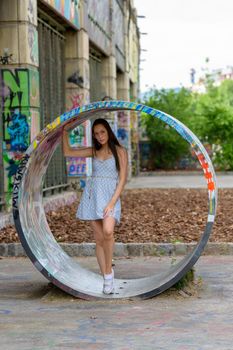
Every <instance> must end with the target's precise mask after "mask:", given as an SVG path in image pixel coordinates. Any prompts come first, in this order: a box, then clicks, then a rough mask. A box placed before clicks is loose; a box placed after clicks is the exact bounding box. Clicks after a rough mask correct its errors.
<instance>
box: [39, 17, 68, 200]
mask: <svg viewBox="0 0 233 350" xmlns="http://www.w3.org/2000/svg"><path fill="white" fill-rule="evenodd" d="M38 22H39V23H38V35H39V70H40V107H41V108H40V120H41V129H43V128H44V127H45V126H46V125H47V124H49V123H50V122H51V121H53V120H54V119H55V118H56V117H57V116H59V115H60V114H62V113H63V112H64V111H65V54H64V50H65V37H64V36H63V35H62V34H61V33H60V32H58V31H57V30H55V29H54V28H53V27H51V26H50V25H49V24H48V23H46V22H45V21H43V20H42V19H40V18H39V21H38ZM67 186H68V185H67V176H66V166H65V159H64V157H63V154H62V149H61V146H59V147H58V149H57V150H56V152H55V153H54V155H53V157H52V159H51V162H50V164H49V167H48V170H47V173H46V177H45V181H44V194H52V193H54V192H55V191H61V190H62V189H63V188H65V187H67Z"/></svg>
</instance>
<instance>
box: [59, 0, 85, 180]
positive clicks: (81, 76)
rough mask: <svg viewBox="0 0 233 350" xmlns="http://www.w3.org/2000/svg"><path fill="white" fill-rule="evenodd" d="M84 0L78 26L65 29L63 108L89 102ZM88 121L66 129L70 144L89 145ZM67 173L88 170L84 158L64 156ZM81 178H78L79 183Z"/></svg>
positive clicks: (72, 176)
mask: <svg viewBox="0 0 233 350" xmlns="http://www.w3.org/2000/svg"><path fill="white" fill-rule="evenodd" d="M83 21H84V2H82V1H81V3H80V27H81V28H80V30H79V31H77V32H74V31H67V32H66V50H65V61H66V110H70V109H73V108H77V107H79V106H81V105H84V104H87V103H89V100H90V76H89V37H88V34H87V32H86V30H85V29H84V28H83ZM90 136H91V123H90V121H86V122H84V123H83V124H81V125H80V126H78V127H77V128H75V129H74V130H73V131H72V132H71V133H70V144H71V146H73V147H77V146H90V145H91V139H90ZM67 174H68V177H69V179H70V180H71V181H73V180H74V179H75V177H77V176H79V177H80V175H83V176H85V175H90V174H91V161H90V159H88V158H69V157H68V158H67ZM82 184H84V183H83V181H81V186H82Z"/></svg>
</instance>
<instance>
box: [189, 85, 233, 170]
mask: <svg viewBox="0 0 233 350" xmlns="http://www.w3.org/2000/svg"><path fill="white" fill-rule="evenodd" d="M194 114H195V117H194V118H193V119H192V129H193V130H194V132H195V133H196V134H197V135H198V136H199V138H200V139H201V140H202V141H204V140H206V141H208V143H209V144H211V145H212V149H213V155H212V160H213V163H214V165H215V166H216V167H217V168H219V169H222V170H232V169H233V81H232V80H226V81H224V82H223V83H222V84H221V85H220V86H219V87H215V86H213V85H212V84H210V85H209V86H208V88H207V92H206V93H205V94H202V95H199V96H198V97H197V100H196V105H195V112H194Z"/></svg>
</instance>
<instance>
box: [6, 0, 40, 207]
mask: <svg viewBox="0 0 233 350" xmlns="http://www.w3.org/2000/svg"><path fill="white" fill-rule="evenodd" d="M0 56H1V68H0V80H1V90H0V99H1V118H2V127H3V132H2V135H3V140H2V142H3V144H2V149H3V151H2V153H3V162H4V191H5V200H6V205H7V207H8V208H10V206H11V192H12V186H13V176H14V174H15V172H16V169H17V165H18V163H19V161H20V159H21V158H22V156H23V153H24V152H25V150H26V149H27V147H28V146H29V144H30V142H31V140H32V139H33V138H34V137H35V136H36V134H37V133H38V132H39V130H40V120H39V119H40V117H39V102H40V99H39V73H38V64H39V58H38V31H37V1H36V0H25V1H17V0H11V1H8V0H2V1H0ZM0 157H1V155H0Z"/></svg>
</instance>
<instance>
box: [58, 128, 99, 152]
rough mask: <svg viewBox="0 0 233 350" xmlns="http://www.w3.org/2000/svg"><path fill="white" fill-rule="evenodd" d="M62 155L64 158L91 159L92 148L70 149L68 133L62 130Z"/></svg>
mask: <svg viewBox="0 0 233 350" xmlns="http://www.w3.org/2000/svg"><path fill="white" fill-rule="evenodd" d="M62 138H63V153H64V156H65V157H92V156H93V151H92V147H79V148H72V147H70V144H69V131H67V130H66V129H65V128H64V129H63V134H62Z"/></svg>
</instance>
